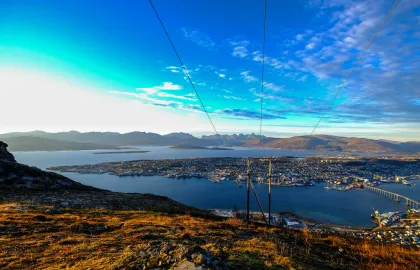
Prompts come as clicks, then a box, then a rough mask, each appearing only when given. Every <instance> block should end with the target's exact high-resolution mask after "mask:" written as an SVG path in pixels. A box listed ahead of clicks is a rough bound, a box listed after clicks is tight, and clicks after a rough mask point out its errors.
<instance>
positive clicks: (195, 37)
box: [181, 28, 216, 49]
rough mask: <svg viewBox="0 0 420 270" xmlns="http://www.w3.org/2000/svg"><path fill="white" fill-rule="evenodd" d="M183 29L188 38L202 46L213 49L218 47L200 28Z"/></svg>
mask: <svg viewBox="0 0 420 270" xmlns="http://www.w3.org/2000/svg"><path fill="white" fill-rule="evenodd" d="M181 31H182V33H183V34H184V37H185V38H186V39H188V40H190V41H192V42H194V43H196V44H198V45H200V46H202V47H205V48H207V49H213V48H215V47H216V43H215V42H214V41H213V40H212V39H211V38H210V37H209V36H208V35H207V34H206V33H204V32H201V31H200V30H197V29H195V30H192V29H186V28H181Z"/></svg>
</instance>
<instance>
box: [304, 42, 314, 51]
mask: <svg viewBox="0 0 420 270" xmlns="http://www.w3.org/2000/svg"><path fill="white" fill-rule="evenodd" d="M305 48H306V49H307V50H312V49H313V48H315V43H313V42H311V43H309V44H307V45H306V46H305Z"/></svg>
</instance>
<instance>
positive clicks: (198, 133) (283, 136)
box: [0, 130, 420, 142]
mask: <svg viewBox="0 0 420 270" xmlns="http://www.w3.org/2000/svg"><path fill="white" fill-rule="evenodd" d="M30 132H46V133H66V132H79V133H90V132H101V133H119V134H127V133H134V132H145V133H155V134H159V135H167V134H171V133H189V132H183V131H179V132H163V133H162V132H150V131H146V130H132V131H127V132H118V131H110V130H105V131H96V130H87V131H78V130H64V131H45V130H30V131H12V132H4V133H2V132H0V135H6V134H10V133H30ZM189 134H191V135H193V136H194V137H197V138H201V137H202V136H203V135H204V136H209V135H216V133H214V132H213V133H211V132H197V133H189ZM240 134H245V135H251V134H255V135H257V136H258V135H259V133H258V132H248V133H247V132H226V133H220V135H222V136H223V135H240ZM316 135H329V136H337V137H347V138H362V139H373V140H388V141H397V142H420V140H412V139H386V138H383V137H381V134H377V136H375V135H372V136H368V137H363V136H357V135H356V134H353V135H351V134H346V135H337V134H327V133H325V134H322V133H317V134H313V135H312V136H316ZM263 136H265V137H274V138H290V137H295V136H310V135H309V134H301V135H299V134H294V133H269V134H263ZM0 141H1V139H0Z"/></svg>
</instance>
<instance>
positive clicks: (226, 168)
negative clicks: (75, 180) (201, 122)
mask: <svg viewBox="0 0 420 270" xmlns="http://www.w3.org/2000/svg"><path fill="white" fill-rule="evenodd" d="M269 161H271V163H272V178H271V183H272V185H280V186H292V187H302V186H311V185H314V184H315V183H317V182H325V183H328V186H326V188H327V189H336V190H340V191H347V190H350V189H355V188H361V187H363V186H366V185H367V186H377V185H380V184H381V183H400V184H405V185H415V182H413V180H416V179H420V159H417V158H416V157H382V158H377V157H376V158H367V157H357V156H355V157H351V156H338V157H331V156H314V157H305V158H295V157H266V158H251V159H250V177H251V181H255V182H260V183H267V182H268V177H267V176H268V167H269V166H268V164H269ZM247 166H248V159H247V158H228V157H217V158H187V159H162V160H137V161H122V162H109V163H100V164H88V165H77V166H60V167H51V168H49V170H54V171H60V172H77V173H82V174H103V173H109V174H112V175H117V176H120V177H128V176H163V177H168V178H175V179H187V178H206V179H208V180H210V181H213V182H215V183H221V182H222V181H225V180H232V181H236V182H244V181H246V180H247V171H248V167H247Z"/></svg>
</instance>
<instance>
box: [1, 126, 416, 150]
mask: <svg viewBox="0 0 420 270" xmlns="http://www.w3.org/2000/svg"><path fill="white" fill-rule="evenodd" d="M0 139H1V140H3V141H4V142H6V143H7V144H8V145H9V149H10V151H59V150H88V149H113V148H118V147H124V146H128V147H129V146H177V145H191V146H197V147H208V146H220V140H219V136H218V135H203V136H202V137H201V138H197V137H194V136H193V135H191V134H189V133H183V132H179V133H170V134H166V135H160V134H157V133H148V132H139V131H136V132H129V133H123V134H121V133H117V132H85V133H82V132H78V131H70V132H58V133H48V132H43V131H32V132H14V133H6V134H0ZM221 139H222V141H223V145H224V146H226V147H234V146H242V147H264V148H274V149H283V150H313V151H336V152H360V153H400V154H415V153H420V142H397V141H389V140H373V139H365V138H355V137H352V138H350V137H339V136H331V135H312V136H294V137H290V138H273V137H266V136H262V137H261V143H260V136H259V135H257V134H254V133H252V134H232V135H221Z"/></svg>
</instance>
